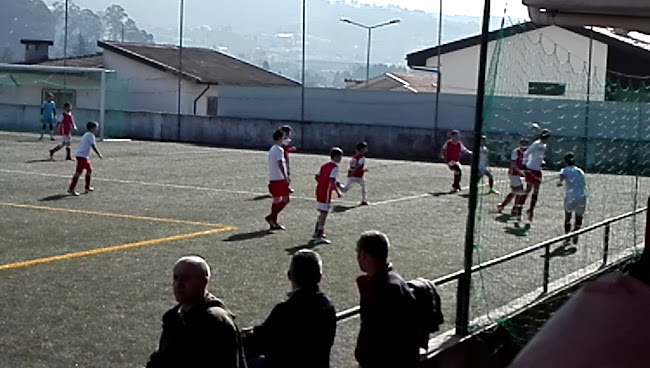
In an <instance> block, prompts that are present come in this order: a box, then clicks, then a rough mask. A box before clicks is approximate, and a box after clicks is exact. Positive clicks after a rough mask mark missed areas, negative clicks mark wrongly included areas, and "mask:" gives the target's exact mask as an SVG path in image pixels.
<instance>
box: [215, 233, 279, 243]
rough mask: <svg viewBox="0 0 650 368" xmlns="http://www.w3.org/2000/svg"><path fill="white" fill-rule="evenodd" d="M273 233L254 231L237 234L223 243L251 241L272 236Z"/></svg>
mask: <svg viewBox="0 0 650 368" xmlns="http://www.w3.org/2000/svg"><path fill="white" fill-rule="evenodd" d="M271 234H273V232H272V231H271V230H258V231H253V232H251V233H242V234H235V235H231V236H229V237H227V238H226V239H224V240H223V241H226V242H231V241H242V240H250V239H259V238H263V237H265V236H267V235H271Z"/></svg>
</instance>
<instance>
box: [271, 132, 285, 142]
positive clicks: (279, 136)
mask: <svg viewBox="0 0 650 368" xmlns="http://www.w3.org/2000/svg"><path fill="white" fill-rule="evenodd" d="M283 137H284V133H283V132H282V130H280V129H278V130H276V131H275V132H273V142H275V143H277V144H280V143H282V138H283Z"/></svg>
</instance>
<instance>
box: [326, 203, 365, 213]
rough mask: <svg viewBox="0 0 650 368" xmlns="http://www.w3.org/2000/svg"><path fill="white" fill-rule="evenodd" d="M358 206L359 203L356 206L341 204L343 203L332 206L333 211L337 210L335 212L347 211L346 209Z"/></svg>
mask: <svg viewBox="0 0 650 368" xmlns="http://www.w3.org/2000/svg"><path fill="white" fill-rule="evenodd" d="M357 207H359V205H356V206H341V205H336V206H334V207H333V208H332V212H335V213H341V212H345V211H349V210H352V209H355V208H357Z"/></svg>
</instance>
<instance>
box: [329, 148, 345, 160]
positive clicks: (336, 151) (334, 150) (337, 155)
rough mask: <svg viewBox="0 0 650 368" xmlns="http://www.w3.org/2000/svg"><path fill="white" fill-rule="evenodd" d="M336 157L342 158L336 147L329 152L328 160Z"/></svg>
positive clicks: (341, 152)
mask: <svg viewBox="0 0 650 368" xmlns="http://www.w3.org/2000/svg"><path fill="white" fill-rule="evenodd" d="M336 157H343V150H342V149H340V148H338V147H334V148H332V150H331V151H330V158H336Z"/></svg>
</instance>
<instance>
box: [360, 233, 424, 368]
mask: <svg viewBox="0 0 650 368" xmlns="http://www.w3.org/2000/svg"><path fill="white" fill-rule="evenodd" d="M389 246H390V242H389V240H388V237H387V236H386V235H385V234H383V233H381V232H378V231H367V232H365V233H363V234H361V237H360V238H359V240H358V241H357V261H358V263H359V268H360V269H361V271H363V272H365V273H366V274H365V275H362V276H359V277H358V278H357V285H358V287H359V294H360V296H361V327H360V329H359V337H358V339H357V346H356V349H355V352H354V355H355V357H356V359H357V361H358V362H359V365H360V366H361V367H362V368H378V367H381V368H414V367H418V365H419V361H420V351H419V347H418V340H417V337H418V321H417V310H416V304H415V297H414V296H413V294H412V293H411V290H410V289H409V287H408V285H407V284H406V282H405V281H404V280H403V279H402V277H401V276H400V275H398V274H397V272H395V270H394V269H393V266H392V265H391V264H390V262H389V261H388V248H389Z"/></svg>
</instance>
